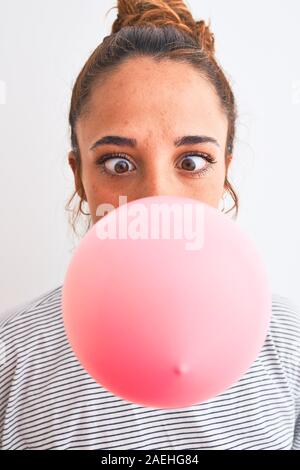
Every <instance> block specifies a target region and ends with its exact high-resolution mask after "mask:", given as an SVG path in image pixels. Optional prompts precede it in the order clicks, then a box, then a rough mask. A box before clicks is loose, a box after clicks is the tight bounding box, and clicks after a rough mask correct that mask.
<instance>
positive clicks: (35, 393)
mask: <svg viewBox="0 0 300 470" xmlns="http://www.w3.org/2000/svg"><path fill="white" fill-rule="evenodd" d="M61 293H62V286H59V287H57V288H56V289H52V290H50V291H48V292H46V293H44V294H43V295H41V296H39V297H37V298H35V299H33V300H32V301H31V302H28V303H26V304H24V305H23V306H19V307H16V308H14V309H12V310H10V311H8V312H6V314H5V315H4V316H3V315H2V316H1V317H0V322H1V323H0V346H1V347H2V354H1V357H0V359H1V364H0V448H1V449H20V450H23V449H109V450H113V449H118V450H129V449H136V450H138V449H157V450H172V449H177V450H183V449H190V450H193V449H215V450H217V449H220V450H222V449H223V450H225V449H236V450H240V449H251V450H256V449H270V450H271V449H298V450H300V313H299V310H298V306H297V308H296V306H295V305H294V304H293V302H291V301H290V300H289V299H287V298H286V297H283V296H279V295H277V294H273V296H272V319H271V323H270V327H269V331H268V334H267V337H266V340H265V343H264V345H263V348H262V350H261V352H260V354H259V356H258V358H257V359H256V361H255V362H254V363H253V364H252V366H251V367H250V368H249V369H248V371H247V372H246V373H245V374H244V375H243V376H242V377H241V378H240V380H239V381H238V382H236V383H235V384H234V385H233V386H231V387H230V388H229V389H227V390H226V391H225V392H223V393H221V394H219V395H218V396H216V397H214V398H212V399H210V400H207V401H205V402H202V403H199V404H196V405H194V406H190V407H186V408H178V409H155V408H148V407H143V406H140V405H137V404H133V403H130V402H127V401H125V400H123V399H121V398H118V397H116V396H114V395H113V394H112V393H110V392H109V391H107V390H106V389H104V388H103V387H102V386H101V385H99V384H97V383H96V382H95V381H94V379H93V378H91V377H90V376H89V374H88V373H87V372H85V370H84V369H83V368H82V367H81V365H80V363H79V362H78V360H77V359H76V357H75V355H74V353H73V351H72V350H71V347H70V345H69V343H68V340H67V337H66V334H65V330H64V324H63V318H62V309H61Z"/></svg>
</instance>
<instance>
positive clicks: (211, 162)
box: [96, 152, 217, 178]
mask: <svg viewBox="0 0 300 470" xmlns="http://www.w3.org/2000/svg"><path fill="white" fill-rule="evenodd" d="M193 156H196V157H202V158H204V159H205V160H206V161H207V162H208V165H206V166H205V167H203V168H202V169H201V170H198V172H197V173H192V172H190V173H191V174H192V176H191V177H192V178H200V177H201V176H203V175H204V174H206V173H207V172H208V171H209V170H210V169H211V168H212V165H214V164H215V163H217V161H216V160H215V159H214V158H213V157H212V156H211V155H209V154H207V153H203V152H190V153H187V154H185V155H183V156H182V160H184V158H187V157H193ZM112 158H121V159H122V160H126V161H127V162H129V163H132V162H131V161H130V160H129V159H128V158H127V157H126V156H125V154H124V153H110V154H108V155H105V156H104V157H101V158H100V159H98V160H97V162H96V164H97V165H98V166H99V167H100V169H101V173H104V174H106V175H107V176H111V177H113V178H114V177H116V176H117V177H118V176H121V177H122V174H116V175H114V174H113V173H110V172H109V171H107V170H106V169H105V166H104V163H105V162H106V161H107V160H110V159H112ZM132 164H133V163H132ZM132 171H133V170H131V171H129V172H127V174H128V173H131V172H132ZM183 171H184V170H183ZM186 171H187V172H188V173H189V171H188V170H186Z"/></svg>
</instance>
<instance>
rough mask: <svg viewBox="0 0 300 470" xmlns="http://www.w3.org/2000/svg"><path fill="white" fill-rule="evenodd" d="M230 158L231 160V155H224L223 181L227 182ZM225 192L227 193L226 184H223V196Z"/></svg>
mask: <svg viewBox="0 0 300 470" xmlns="http://www.w3.org/2000/svg"><path fill="white" fill-rule="evenodd" d="M232 158H233V155H232V154H230V153H228V154H227V155H226V160H225V181H226V180H227V174H228V168H229V165H230V164H231V161H232ZM226 191H227V184H226V182H224V191H223V196H224V195H225V193H226Z"/></svg>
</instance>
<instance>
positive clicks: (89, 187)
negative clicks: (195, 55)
mask: <svg viewBox="0 0 300 470" xmlns="http://www.w3.org/2000/svg"><path fill="white" fill-rule="evenodd" d="M227 126H228V123H227V118H226V116H225V114H224V113H223V111H222V110H221V109H220V104H219V98H218V96H217V95H216V93H215V91H214V89H213V87H212V86H211V85H210V84H209V83H208V82H207V81H206V80H205V79H203V78H202V77H200V76H199V74H198V73H197V72H196V71H195V70H194V69H193V68H192V67H190V66H188V65H186V64H180V63H175V62H170V61H164V62H161V63H159V64H158V63H156V62H154V60H152V59H151V58H134V59H130V60H129V61H128V62H127V63H124V64H122V65H121V66H120V68H119V69H118V71H117V72H114V74H113V75H111V76H110V78H109V79H107V80H106V81H105V82H104V83H102V84H101V85H99V86H96V87H95V88H94V90H93V92H92V95H91V99H90V102H89V105H88V113H87V115H84V116H82V117H81V118H79V120H78V121H77V124H76V134H77V140H78V145H79V149H80V154H81V165H82V169H81V181H82V185H83V188H84V191H85V195H86V200H87V202H88V205H89V210H90V214H91V218H92V223H93V224H94V223H95V222H96V221H97V220H99V218H100V216H99V215H97V207H98V206H99V205H100V204H103V203H105V204H106V203H108V204H112V205H113V206H114V207H115V208H116V207H118V206H119V205H120V203H121V202H120V200H119V197H120V196H126V198H127V201H126V202H130V201H132V200H135V199H139V198H142V197H146V196H155V195H173V196H182V197H189V198H194V199H198V200H200V201H203V202H205V203H207V204H209V205H211V206H213V207H215V208H218V206H219V202H220V199H221V198H222V195H223V192H224V181H225V177H226V171H227V167H228V164H229V162H230V159H231V156H228V155H227V159H228V161H227V163H226V162H225V154H226V152H225V145H226V136H227ZM106 136H114V137H115V138H114V139H108V138H106V140H104V139H103V138H104V137H106ZM117 136H118V139H117V138H116V137H117ZM185 136H194V137H193V138H190V139H189V140H188V138H185V139H183V138H184V137H185ZM195 136H202V139H200V138H199V137H195ZM125 137H126V138H127V139H131V140H132V141H131V140H130V141H122V139H121V138H125ZM101 139H103V141H102V143H101V142H100V140H101ZM114 153H118V154H121V155H113V154H114ZM103 157H104V158H105V159H106V161H105V162H104V161H103ZM107 158H108V159H107ZM206 158H208V159H209V160H213V161H215V163H210V161H208V160H206ZM101 160H102V162H101ZM69 163H70V165H71V167H72V170H73V173H74V176H75V184H76V187H77V188H78V185H79V181H80V179H79V178H80V176H79V174H78V171H77V167H76V162H75V158H74V154H73V152H70V153H69ZM98 214H99V212H98Z"/></svg>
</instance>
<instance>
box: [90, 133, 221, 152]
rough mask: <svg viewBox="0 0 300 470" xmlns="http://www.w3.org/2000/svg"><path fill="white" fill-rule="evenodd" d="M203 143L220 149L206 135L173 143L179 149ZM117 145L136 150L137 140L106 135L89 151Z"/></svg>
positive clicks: (183, 138) (214, 140) (177, 140)
mask: <svg viewBox="0 0 300 470" xmlns="http://www.w3.org/2000/svg"><path fill="white" fill-rule="evenodd" d="M205 142H211V143H213V144H215V145H217V146H218V147H220V144H219V142H218V141H217V140H216V139H214V138H213V137H209V136H207V135H185V136H183V137H178V138H177V139H175V141H174V145H175V147H180V146H181V145H193V144H202V143H205ZM109 144H111V145H119V146H127V147H132V148H136V147H137V140H136V139H132V138H130V137H121V136H118V135H106V136H104V137H102V138H101V139H98V140H97V141H96V142H95V143H94V144H93V145H92V146H91V147H90V150H94V149H95V148H96V147H100V146H101V145H109Z"/></svg>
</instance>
